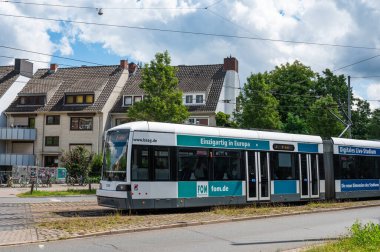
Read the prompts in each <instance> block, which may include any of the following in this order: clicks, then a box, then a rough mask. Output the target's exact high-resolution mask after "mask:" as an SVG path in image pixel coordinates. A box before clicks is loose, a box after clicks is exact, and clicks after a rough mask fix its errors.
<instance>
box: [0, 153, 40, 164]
mask: <svg viewBox="0 0 380 252" xmlns="http://www.w3.org/2000/svg"><path fill="white" fill-rule="evenodd" d="M34 162H35V156H34V155H31V154H0V165H35V163H34Z"/></svg>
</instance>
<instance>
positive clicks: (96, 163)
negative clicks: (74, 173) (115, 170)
mask: <svg viewBox="0 0 380 252" xmlns="http://www.w3.org/2000/svg"><path fill="white" fill-rule="evenodd" d="M102 166H103V156H102V154H94V156H93V157H92V160H91V174H92V175H93V176H94V175H96V176H99V175H100V172H101V170H102Z"/></svg>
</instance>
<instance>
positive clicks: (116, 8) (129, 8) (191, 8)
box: [0, 0, 204, 10]
mask: <svg viewBox="0 0 380 252" xmlns="http://www.w3.org/2000/svg"><path fill="white" fill-rule="evenodd" d="M0 2H3V3H13V4H25V5H35V6H48V7H60V8H74V9H93V10H97V9H103V10H200V9H204V8H199V7H101V6H98V7H95V6H78V5H64V4H51V3H34V2H23V1H9V0H3V1H0Z"/></svg>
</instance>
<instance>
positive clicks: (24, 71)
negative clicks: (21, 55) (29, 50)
mask: <svg viewBox="0 0 380 252" xmlns="http://www.w3.org/2000/svg"><path fill="white" fill-rule="evenodd" d="M15 72H16V73H18V74H20V75H22V76H25V77H28V78H32V77H33V63H32V62H29V61H27V60H25V59H15Z"/></svg>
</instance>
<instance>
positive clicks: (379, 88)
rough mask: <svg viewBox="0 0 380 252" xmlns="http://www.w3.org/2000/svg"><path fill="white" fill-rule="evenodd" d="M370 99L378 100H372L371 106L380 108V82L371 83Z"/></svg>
mask: <svg viewBox="0 0 380 252" xmlns="http://www.w3.org/2000/svg"><path fill="white" fill-rule="evenodd" d="M367 96H368V100H377V101H370V102H369V103H370V104H371V108H372V109H375V108H380V83H375V84H370V85H368V88H367Z"/></svg>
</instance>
